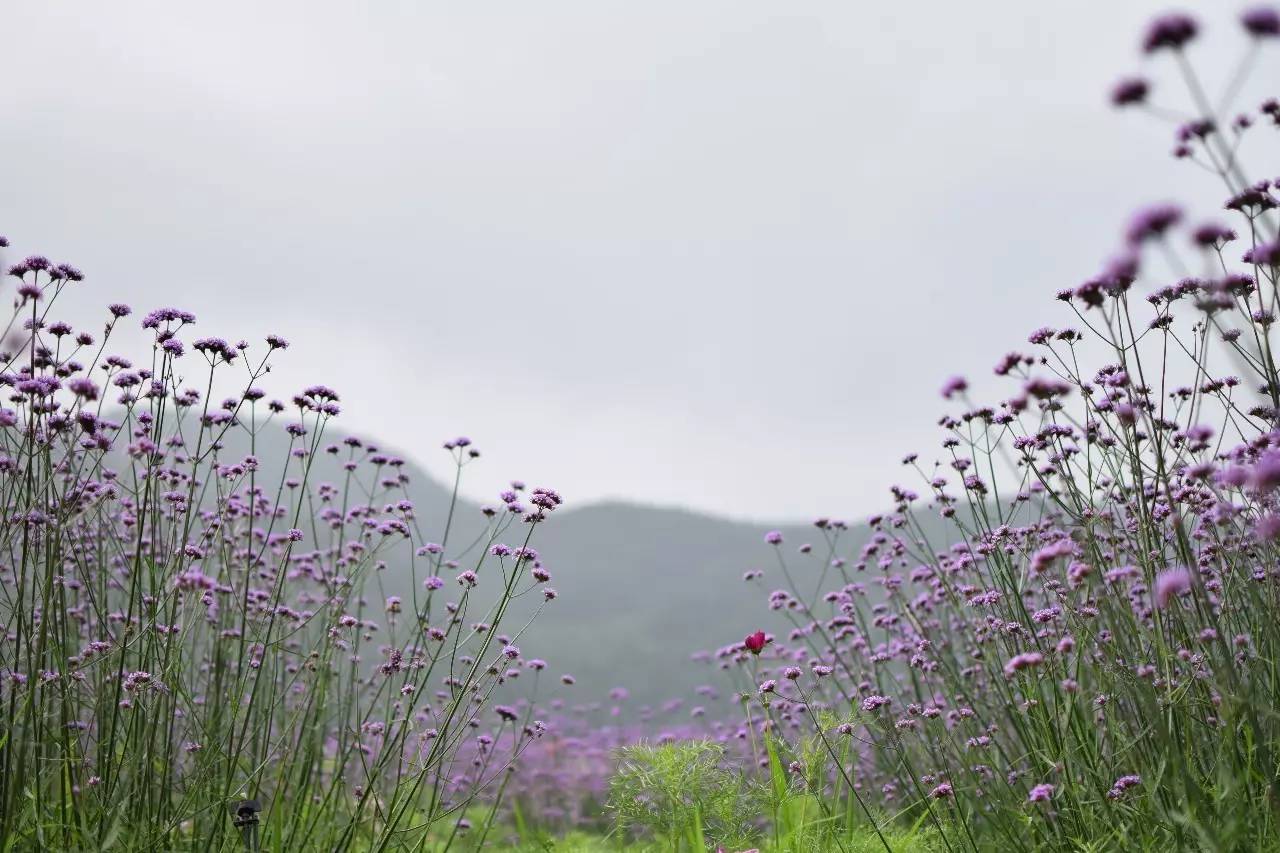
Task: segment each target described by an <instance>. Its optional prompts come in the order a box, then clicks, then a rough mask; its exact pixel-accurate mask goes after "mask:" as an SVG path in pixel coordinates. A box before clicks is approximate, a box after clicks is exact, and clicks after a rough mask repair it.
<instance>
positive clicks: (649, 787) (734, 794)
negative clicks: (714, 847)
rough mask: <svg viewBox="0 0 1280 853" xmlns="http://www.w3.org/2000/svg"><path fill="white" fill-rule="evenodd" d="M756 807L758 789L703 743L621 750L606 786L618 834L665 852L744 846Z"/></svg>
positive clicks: (753, 828) (754, 825)
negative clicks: (658, 843)
mask: <svg viewBox="0 0 1280 853" xmlns="http://www.w3.org/2000/svg"><path fill="white" fill-rule="evenodd" d="M762 806H763V798H762V796H761V791H760V790H759V787H758V786H757V785H756V784H754V783H753V782H752V781H751V780H750V779H749V778H748V777H747V776H745V775H744V774H743V773H742V772H741V771H739V770H737V769H735V768H732V767H728V766H726V764H725V750H724V747H723V746H721V745H720V744H717V743H712V742H709V741H704V740H685V741H676V742H674V743H664V744H658V745H652V744H636V745H634V746H628V747H624V748H623V749H622V750H620V755H619V761H618V767H617V770H616V771H615V773H614V775H613V778H612V779H611V780H610V785H609V800H608V807H609V809H610V810H611V811H612V812H613V813H614V815H615V816H616V820H617V824H618V826H619V828H620V829H621V830H622V831H624V832H629V833H635V832H637V831H638V832H640V833H642V834H644V833H647V834H648V835H649V836H651V837H653V838H655V839H661V840H664V841H665V843H667V844H668V845H670V848H671V849H684V848H685V847H688V848H690V849H702V848H703V847H704V846H705V844H704V840H711V841H714V842H716V843H718V844H721V845H724V846H727V847H745V846H749V845H750V842H751V840H752V839H753V838H754V837H756V835H757V834H758V831H759V817H760V815H761V813H762V812H761V808H762Z"/></svg>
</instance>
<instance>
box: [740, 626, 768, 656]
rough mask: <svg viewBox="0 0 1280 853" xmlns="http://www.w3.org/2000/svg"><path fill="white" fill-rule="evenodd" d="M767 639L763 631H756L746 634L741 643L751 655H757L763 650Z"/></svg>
mask: <svg viewBox="0 0 1280 853" xmlns="http://www.w3.org/2000/svg"><path fill="white" fill-rule="evenodd" d="M768 642H769V639H768V638H767V637H766V636H765V635H764V631H756V632H755V633H754V634H749V635H747V638H746V639H745V640H743V641H742V644H743V645H744V646H746V647H747V651H749V652H751V654H753V655H758V654H760V652H762V651H763V650H764V647H765V644H767V643H768Z"/></svg>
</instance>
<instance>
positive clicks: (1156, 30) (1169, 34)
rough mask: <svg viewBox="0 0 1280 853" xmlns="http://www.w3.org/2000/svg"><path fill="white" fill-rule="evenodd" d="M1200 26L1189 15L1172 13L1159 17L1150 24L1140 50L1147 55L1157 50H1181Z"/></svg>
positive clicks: (1193, 36)
mask: <svg viewBox="0 0 1280 853" xmlns="http://www.w3.org/2000/svg"><path fill="white" fill-rule="evenodd" d="M1199 31H1200V26H1199V25H1198V24H1197V23H1196V21H1195V19H1194V18H1192V17H1191V16H1190V15H1184V14H1182V13H1180V12H1173V13H1170V14H1167V15H1161V16H1160V17H1158V18H1156V19H1155V20H1154V21H1152V22H1151V24H1150V26H1148V28H1147V34H1146V36H1145V37H1144V38H1143V40H1142V49H1143V50H1145V51H1146V52H1147V53H1155V52H1156V51H1159V50H1166V49H1167V50H1181V49H1182V48H1183V47H1184V46H1186V44H1187V43H1188V42H1189V41H1191V40H1192V39H1194V38H1195V37H1196V33H1198V32H1199Z"/></svg>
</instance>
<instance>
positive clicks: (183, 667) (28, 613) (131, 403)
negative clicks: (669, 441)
mask: <svg viewBox="0 0 1280 853" xmlns="http://www.w3.org/2000/svg"><path fill="white" fill-rule="evenodd" d="M0 245H7V241H3V240H0ZM10 275H11V276H12V278H11V279H10V281H12V282H15V283H16V287H17V295H16V298H15V301H14V304H15V311H14V314H13V316H12V318H11V319H10V321H9V324H8V327H7V328H6V329H5V331H4V333H3V340H4V344H3V350H4V351H3V352H0V367H2V369H3V372H2V373H0V385H3V386H4V388H5V390H6V392H7V393H6V399H5V401H4V405H3V407H0V512H2V513H3V522H2V523H0V625H2V626H3V631H4V633H3V637H2V638H0V705H2V706H3V707H2V709H0V848H2V849H68V850H69V849H99V848H103V849H105V848H110V849H134V850H202V851H209V850H231V849H243V848H245V847H247V848H249V849H259V848H261V849H270V850H300V849H325V850H335V849H360V850H387V849H396V850H408V849H420V848H421V847H423V846H424V845H425V844H426V843H427V841H426V839H427V837H428V834H427V830H428V828H431V827H433V826H435V827H436V833H435V835H439V826H440V825H442V824H443V825H444V826H446V827H448V830H447V832H446V833H445V834H444V835H445V838H446V839H449V838H454V837H456V836H457V834H458V833H465V832H466V830H467V829H468V823H467V821H465V820H462V819H460V816H461V814H462V810H463V809H464V808H465V807H466V806H467V805H468V804H469V803H470V802H471V801H472V800H473V798H474V797H475V796H476V795H477V794H478V793H480V792H482V791H492V790H493V789H494V788H495V787H497V788H499V789H500V786H501V780H502V779H504V778H505V776H506V767H507V766H508V765H509V764H510V762H511V761H512V759H513V758H514V757H515V756H516V755H518V754H519V752H520V751H521V750H522V749H523V748H524V747H525V746H526V745H527V744H528V743H529V741H530V740H531V739H532V738H534V737H536V736H537V734H538V733H539V731H540V729H541V724H540V723H539V722H537V721H534V720H531V719H529V713H528V706H522V708H523V710H521V709H518V708H516V707H512V706H507V705H497V704H495V701H494V691H495V689H496V688H498V687H499V685H502V684H504V683H505V682H508V681H510V680H511V679H512V678H514V677H515V676H518V675H519V673H520V671H521V669H522V668H527V669H531V670H533V671H535V672H536V671H537V670H540V669H541V668H542V667H543V666H545V664H544V663H542V662H541V661H538V660H536V659H534V660H525V658H524V656H523V655H522V654H521V652H520V650H519V648H518V647H517V646H516V645H515V644H514V641H515V637H508V636H504V635H503V634H501V633H499V631H500V626H502V625H504V624H505V622H509V621H510V619H509V618H508V617H509V608H510V607H511V605H512V602H513V600H514V599H515V598H517V597H518V596H521V595H525V594H531V595H533V596H537V597H538V598H540V599H543V600H546V601H549V600H551V599H552V598H554V597H555V593H554V591H553V590H551V589H549V588H547V587H545V586H544V582H545V581H546V580H547V579H548V578H549V576H548V575H547V573H546V571H545V570H544V569H542V567H541V564H540V562H539V561H538V557H537V554H536V552H535V551H534V550H533V549H532V548H531V547H530V545H529V543H530V539H531V537H532V535H533V532H534V530H535V527H536V524H537V523H538V522H541V521H543V520H544V519H546V518H547V516H548V515H549V514H550V513H551V512H552V511H554V510H555V508H556V507H557V506H558V505H559V504H560V503H561V498H560V496H559V495H557V494H556V493H555V492H554V491H551V490H547V489H534V490H532V491H531V492H529V493H527V494H521V493H520V492H521V491H522V490H523V486H520V485H519V484H515V487H514V488H513V489H512V490H510V491H507V492H504V493H503V495H502V502H503V504H505V506H501V507H500V508H497V509H493V508H487V509H485V510H484V512H485V516H486V518H485V523H484V526H483V529H482V532H481V533H480V535H479V536H478V537H475V538H474V540H471V541H466V542H464V543H461V544H459V543H457V542H455V541H454V539H456V534H455V537H453V538H451V537H450V530H451V529H452V528H454V527H456V523H455V519H454V504H452V503H451V505H450V508H449V511H448V521H446V522H445V524H444V526H443V529H442V530H439V531H438V532H437V539H438V544H437V543H435V542H431V541H428V539H427V537H426V535H425V534H424V532H423V531H422V529H421V528H420V526H419V519H418V517H417V516H416V514H415V509H414V506H413V505H412V503H411V501H410V500H409V498H408V492H407V490H406V485H407V477H406V476H405V475H403V474H402V462H401V460H399V459H396V458H394V457H390V456H388V455H386V454H383V453H380V452H377V450H376V448H372V447H368V446H365V445H364V444H362V443H361V442H360V441H359V440H357V439H354V438H347V439H345V440H344V441H343V442H341V443H340V444H327V443H326V442H325V440H324V437H323V436H324V433H325V429H326V426H327V425H328V424H329V422H330V421H331V419H332V418H333V417H334V416H336V415H337V414H338V405H337V403H338V395H337V394H336V393H334V392H333V391H332V390H330V389H328V388H326V387H324V386H319V385H317V386H313V387H311V388H307V389H305V390H304V391H302V392H301V393H299V394H297V395H296V396H294V397H293V398H292V400H291V401H290V402H288V403H284V402H278V401H269V400H268V399H267V398H266V396H265V394H264V392H263V391H261V390H259V388H258V383H259V381H260V380H262V379H263V378H264V376H265V375H266V373H267V372H268V370H269V369H270V366H271V362H272V361H273V360H274V359H276V358H277V357H278V356H279V355H280V353H281V352H282V351H283V350H284V349H285V347H286V346H287V344H286V342H285V341H284V340H283V339H282V338H279V337H276V336H271V337H268V338H267V340H266V343H265V345H259V346H250V345H248V344H246V343H244V342H241V343H238V344H229V343H227V342H226V341H223V340H220V339H217V338H209V337H205V338H198V337H196V336H195V335H194V334H193V331H194V330H193V325H194V323H195V317H194V316H192V315H191V314H190V313H188V312H185V311H180V310H176V309H167V308H166V309H160V310H157V311H153V312H151V313H150V314H148V315H146V316H145V318H143V320H142V323H141V325H142V328H143V330H144V333H145V335H147V336H148V337H149V343H150V345H149V346H147V347H145V349H143V350H142V351H141V352H139V353H137V354H136V355H132V356H130V357H128V358H126V357H124V356H122V355H115V354H111V350H110V347H111V345H112V343H113V339H114V340H118V339H119V338H120V337H121V335H120V333H119V331H118V330H120V329H121V328H122V324H124V323H129V322H132V321H131V320H130V319H128V318H129V317H130V314H131V312H130V310H129V308H128V307H127V306H124V305H112V306H110V310H109V319H108V320H107V322H106V326H105V330H104V331H103V333H102V334H101V340H100V341H98V340H96V339H95V336H94V335H92V334H89V333H86V332H77V331H76V330H73V329H72V328H71V327H70V326H69V325H68V324H66V323H63V322H59V321H56V320H54V319H53V318H52V316H51V310H52V308H53V305H54V303H55V301H56V300H57V298H58V297H59V296H62V295H63V294H64V293H65V292H66V291H69V290H71V289H73V288H74V287H75V286H76V284H77V283H78V282H79V281H80V280H81V279H82V276H81V274H80V273H79V272H78V271H77V270H75V269H74V268H72V267H71V266H69V265H66V264H53V263H51V262H49V261H48V260H47V259H45V258H43V257H30V258H27V259H26V260H25V261H23V262H21V263H19V264H17V265H15V266H14V267H13V268H12V269H11V270H10ZM255 353H256V355H255ZM268 431H273V432H274V436H272V437H271V440H270V441H268V440H267V438H268ZM280 431H283V434H284V435H286V436H287V438H284V439H282V438H280V437H279V436H280V435H281V432H280ZM260 445H261V446H263V447H269V448H275V449H276V452H277V453H281V449H282V448H284V450H283V452H282V454H281V455H280V457H279V458H274V459H265V460H261V461H260V460H259V459H258V458H257V456H256V455H255V454H256V453H258V452H259V446H260ZM232 448H236V449H235V450H234V451H233V450H232ZM445 448H446V450H447V451H448V452H449V453H450V454H452V456H453V459H454V462H455V463H456V465H457V469H458V472H459V475H460V474H461V471H462V469H463V467H464V466H465V465H467V464H468V463H469V462H470V461H472V460H473V459H475V458H476V457H478V455H479V454H478V452H477V451H476V449H475V448H474V447H473V446H472V445H471V443H470V442H469V441H468V440H467V439H465V438H460V439H457V440H454V441H451V442H448V443H446V444H445ZM320 460H327V461H326V462H325V464H327V465H328V467H329V468H330V469H331V470H335V471H337V472H338V474H339V476H338V478H337V481H336V482H332V483H322V482H321V483H318V482H315V479H316V478H315V476H314V471H313V466H315V465H317V464H318V462H319V461H320ZM456 497H457V485H456V481H455V487H454V501H455V502H456ZM469 538H470V537H469ZM504 539H507V540H509V541H511V542H512V544H511V545H510V546H508V545H506V544H502V540H504ZM384 569H385V570H387V571H392V572H403V573H407V574H408V575H409V576H410V577H411V578H412V588H413V590H414V593H413V595H412V597H411V599H410V600H401V598H398V597H395V596H391V597H387V598H385V599H382V597H379V600H377V601H369V600H368V599H367V598H366V597H365V595H364V590H365V588H366V587H367V586H368V583H369V581H370V579H371V578H372V577H374V576H375V575H377V574H378V573H379V572H381V571H382V570H384ZM486 590H487V591H486ZM482 593H484V594H482ZM497 744H501V746H502V751H498V747H497V746H495V745H497ZM464 746H465V747H466V748H465V749H463V747H464ZM495 780H496V782H495ZM490 814H491V812H490ZM484 829H485V828H482V827H476V828H475V829H474V830H473V831H476V832H483V831H484ZM443 846H447V841H446V843H445V844H444V845H443Z"/></svg>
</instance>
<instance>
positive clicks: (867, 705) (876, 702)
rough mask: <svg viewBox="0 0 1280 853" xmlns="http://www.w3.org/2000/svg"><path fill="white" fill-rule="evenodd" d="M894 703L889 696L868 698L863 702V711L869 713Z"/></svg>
mask: <svg viewBox="0 0 1280 853" xmlns="http://www.w3.org/2000/svg"><path fill="white" fill-rule="evenodd" d="M892 701H893V700H892V699H890V698H889V697H888V696H868V697H867V698H866V699H863V700H862V710H864V711H868V712H869V711H874V710H876V709H877V708H883V707H884V706H885V705H888V704H889V703H890V702H892Z"/></svg>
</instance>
